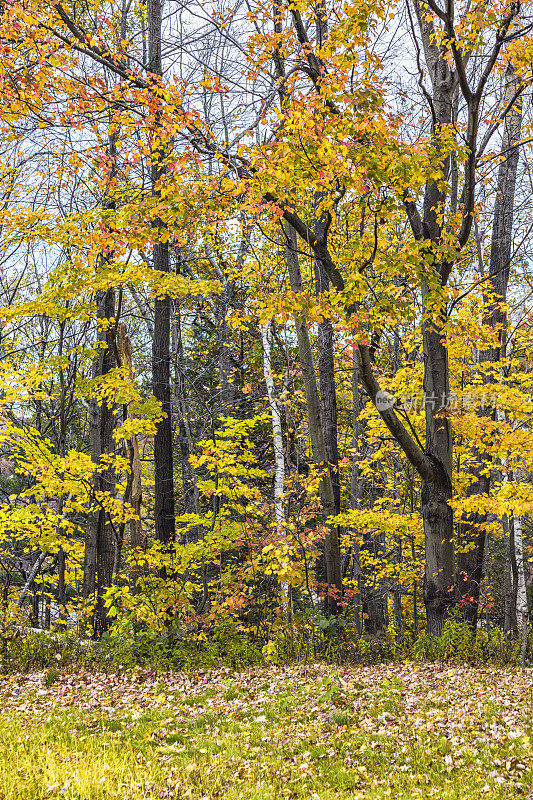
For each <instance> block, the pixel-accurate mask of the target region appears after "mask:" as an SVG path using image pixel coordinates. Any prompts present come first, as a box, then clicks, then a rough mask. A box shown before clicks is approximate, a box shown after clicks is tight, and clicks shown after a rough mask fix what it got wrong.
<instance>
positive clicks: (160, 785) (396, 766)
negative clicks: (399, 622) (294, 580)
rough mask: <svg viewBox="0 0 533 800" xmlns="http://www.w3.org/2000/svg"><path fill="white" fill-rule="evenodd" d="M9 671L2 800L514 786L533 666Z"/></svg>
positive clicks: (530, 735) (525, 786) (261, 798)
mask: <svg viewBox="0 0 533 800" xmlns="http://www.w3.org/2000/svg"><path fill="white" fill-rule="evenodd" d="M53 677H54V680H53V682H52V683H50V678H47V673H45V672H44V673H43V672H41V673H33V674H29V675H25V676H23V675H19V676H12V677H10V678H7V677H6V678H2V679H0V703H1V712H0V717H1V719H0V798H1V800H15V799H16V800H40V799H41V798H42V799H43V800H44V798H47V800H53V799H54V798H57V799H58V800H107V799H108V798H120V800H141V798H143V799H144V798H175V800H178V798H179V799H180V800H182V798H183V800H185V799H186V798H191V800H202V799H203V800H206V799H207V798H209V800H210V799H211V798H225V800H237V799H239V800H242V799H244V798H246V800H248V798H249V799H250V800H279V798H289V800H299V799H300V798H301V799H302V800H303V799H304V798H305V799H306V800H308V798H311V800H317V798H318V800H333V798H335V800H338V798H350V800H351V799H352V798H368V799H369V800H377V799H378V798H380V799H381V798H394V799H395V800H397V799H398V800H403V799H404V798H405V800H407V798H413V797H414V798H429V797H436V798H437V797H438V798H439V800H452V798H465V800H466V799H468V798H472V800H473V799H474V798H476V800H477V799H478V798H480V797H481V798H483V797H487V798H501V799H502V800H503V798H505V799H506V800H509V798H511V797H512V798H515V797H525V798H528V797H530V796H531V793H532V791H533V755H532V747H531V744H532V741H533V710H532V685H533V675H532V672H531V671H528V672H526V673H525V674H522V673H519V672H515V671H513V670H496V669H483V670H475V669H470V668H466V667H465V668H459V667H455V668H448V667H440V666H438V665H427V666H424V665H417V666H413V665H402V666H397V665H396V666H378V667H358V668H353V669H344V668H343V669H336V668H332V667H327V666H323V665H317V666H312V667H309V666H307V667H293V668H285V669H281V668H271V669H257V670H252V671H249V672H246V673H242V674H238V673H233V672H231V673H230V671H229V670H221V671H217V672H214V673H211V674H208V675H207V674H204V675H198V676H196V677H188V676H187V675H185V674H183V673H179V674H172V675H169V676H167V677H166V678H161V676H157V677H156V676H150V675H144V676H139V677H135V676H133V675H122V676H118V675H114V676H106V675H103V674H102V675H99V674H84V673H79V674H67V673H60V674H59V675H57V676H56V675H55V674H54V676H53Z"/></svg>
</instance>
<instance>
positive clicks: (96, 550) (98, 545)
mask: <svg viewBox="0 0 533 800" xmlns="http://www.w3.org/2000/svg"><path fill="white" fill-rule="evenodd" d="M96 317H97V325H98V332H97V337H98V338H97V344H96V355H95V358H94V362H93V379H97V378H100V377H103V376H105V375H107V374H108V373H109V372H110V371H111V370H112V369H114V368H115V366H116V362H115V345H114V336H115V329H114V323H113V322H111V325H110V324H109V320H112V321H113V320H114V318H115V290H114V289H113V288H110V289H107V290H106V291H99V292H98V293H97V296H96ZM89 418H90V419H89V421H90V439H91V457H92V461H93V464H94V465H95V471H94V473H93V479H92V485H93V491H94V500H93V504H94V508H93V510H92V511H91V513H90V514H89V515H88V519H87V530H86V541H85V558H84V581H83V599H84V600H85V601H88V600H89V599H90V598H91V597H93V596H94V599H95V608H94V615H93V619H92V622H93V627H94V632H95V634H96V635H99V634H100V633H101V632H102V631H104V630H106V629H107V627H108V624H109V623H108V618H107V610H106V608H105V605H104V597H103V596H104V593H105V590H106V589H107V588H108V587H109V586H111V585H112V582H113V560H114V536H113V530H112V527H111V524H110V522H109V521H108V519H107V512H106V511H105V509H104V508H103V506H102V505H101V503H100V501H99V495H100V493H102V492H103V493H105V494H107V495H113V494H114V493H115V485H116V475H115V472H114V470H113V469H112V468H106V469H101V468H99V465H100V462H101V458H102V456H106V455H108V454H109V453H112V452H113V451H114V444H115V443H114V439H113V430H114V427H115V416H114V408H113V406H112V405H109V404H108V401H107V400H105V399H104V400H103V401H102V404H101V406H100V407H99V406H98V400H97V399H96V398H94V397H93V398H91V400H90V413H89Z"/></svg>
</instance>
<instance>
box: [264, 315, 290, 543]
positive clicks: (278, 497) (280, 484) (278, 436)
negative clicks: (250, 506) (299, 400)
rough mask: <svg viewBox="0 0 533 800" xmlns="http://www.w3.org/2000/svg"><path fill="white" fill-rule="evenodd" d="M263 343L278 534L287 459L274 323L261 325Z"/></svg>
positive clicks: (281, 515)
mask: <svg viewBox="0 0 533 800" xmlns="http://www.w3.org/2000/svg"><path fill="white" fill-rule="evenodd" d="M260 328H261V341H262V343H263V372H264V376H265V383H266V387H267V394H268V404H269V406H270V413H271V415H272V439H273V441H274V466H275V477H274V513H275V518H276V526H277V529H278V533H279V534H281V533H282V532H283V529H284V526H285V515H284V511H283V491H284V489H285V458H284V455H283V433H282V429H281V409H280V402H279V400H278V398H277V396H276V386H275V383H274V377H273V375H272V322H271V321H270V320H269V321H268V322H263V323H261V326H260Z"/></svg>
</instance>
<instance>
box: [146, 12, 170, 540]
mask: <svg viewBox="0 0 533 800" xmlns="http://www.w3.org/2000/svg"><path fill="white" fill-rule="evenodd" d="M147 10H148V59H149V70H150V72H151V73H152V75H153V76H156V77H155V78H154V84H155V82H156V81H157V78H159V77H160V76H162V74H163V63H162V57H161V38H162V37H161V25H162V0H148V3H147ZM155 116H156V119H155V123H154V124H155V130H154V132H153V135H154V140H155V141H156V142H157V143H156V144H155V145H154V146H153V147H152V152H151V162H152V164H151V181H152V193H153V195H154V197H156V198H160V197H161V181H162V179H163V178H164V176H165V175H166V173H167V166H166V156H167V155H168V149H169V144H168V143H166V144H165V143H163V144H161V139H162V138H164V137H163V136H160V137H159V138H158V135H157V133H158V131H157V128H158V121H159V120H158V114H157V111H156V115H155ZM153 227H154V230H155V234H156V237H157V240H158V241H156V243H155V245H154V251H153V265H154V269H155V270H157V271H159V272H163V273H167V272H169V271H170V253H169V245H168V233H167V231H166V226H165V224H164V222H163V221H162V220H161V219H160V218H159V217H156V219H155V220H154V222H153ZM170 303H171V300H170V297H169V296H168V295H167V296H164V297H157V298H156V300H155V308H154V337H153V344H152V381H153V390H154V396H155V398H156V400H158V401H159V402H160V403H161V408H162V410H163V414H164V417H163V419H162V420H161V421H160V422H159V423H158V425H157V431H156V434H155V437H154V518H155V520H154V521H155V533H156V537H157V539H158V540H159V541H160V542H163V543H168V542H172V541H173V540H174V536H175V526H176V523H175V512H174V459H173V443H172V409H171V390H170V367H171V362H170Z"/></svg>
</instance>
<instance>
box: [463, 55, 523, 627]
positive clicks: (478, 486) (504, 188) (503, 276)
mask: <svg viewBox="0 0 533 800" xmlns="http://www.w3.org/2000/svg"><path fill="white" fill-rule="evenodd" d="M519 87H520V79H519V77H518V76H517V75H516V73H515V70H514V67H513V64H512V62H511V61H509V63H508V65H507V69H506V72H505V89H504V106H505V107H507V106H509V104H511V103H512V102H513V99H514V98H516V99H515V103H514V106H513V108H511V110H510V111H509V113H508V114H507V116H506V118H505V123H504V132H503V138H502V147H501V152H502V161H501V163H500V167H499V170H498V182H497V190H496V198H495V201H494V213H493V222H492V239H491V248H490V264H489V275H488V286H489V287H490V290H491V291H490V294H488V295H486V296H485V298H484V315H483V324H484V325H485V326H487V327H488V328H489V329H491V330H493V331H495V332H497V335H498V343H497V344H496V345H495V346H493V347H490V348H488V349H487V350H484V351H482V352H481V353H480V355H479V362H480V365H483V364H487V363H492V364H495V363H497V362H499V361H500V360H501V359H502V358H504V357H505V353H506V335H507V315H506V312H505V311H504V309H503V308H502V303H505V302H506V299H507V288H508V284H509V271H510V267H511V258H512V237H513V217H514V199H515V189H516V176H517V170H518V160H519V155H520V144H519V142H520V130H521V125H522V103H521V100H520V98H519V97H518V91H519ZM495 379H496V376H495V375H494V373H489V374H484V375H483V380H484V381H485V383H487V384H489V383H492V382H494V381H495ZM479 413H480V414H481V415H484V416H487V417H488V416H490V415H491V414H492V415H493V417H494V418H495V415H496V413H497V411H496V409H493V410H492V411H491V410H486V411H485V410H483V409H481V410H480V412H479ZM475 455H476V461H477V464H476V466H475V467H474V468H473V469H472V470H471V474H472V481H471V483H470V485H469V487H468V489H467V497H472V496H474V495H488V493H489V491H490V473H488V467H489V465H488V463H487V457H486V456H484V455H483V454H482V453H481V452H476V453H475ZM486 527H487V515H486V514H471V515H470V516H469V517H468V518H467V519H466V520H465V521H464V522H462V523H461V525H460V526H459V541H458V547H457V587H458V594H459V599H460V607H461V611H462V614H463V617H464V619H465V620H466V621H467V622H469V623H470V625H471V626H472V628H473V629H474V630H475V628H476V626H477V619H478V612H479V598H480V589H481V582H482V579H483V560H484V551H485V542H486ZM511 527H512V526H511ZM511 552H514V546H511Z"/></svg>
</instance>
